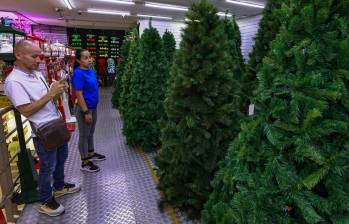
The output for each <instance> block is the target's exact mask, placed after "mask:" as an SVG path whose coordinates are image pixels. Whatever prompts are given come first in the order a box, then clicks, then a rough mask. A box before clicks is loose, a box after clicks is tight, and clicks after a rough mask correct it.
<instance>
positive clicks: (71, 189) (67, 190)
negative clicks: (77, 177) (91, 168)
mask: <svg viewBox="0 0 349 224" xmlns="http://www.w3.org/2000/svg"><path fill="white" fill-rule="evenodd" d="M80 190H81V188H80V186H76V185H75V184H70V183H64V187H63V188H62V189H60V190H57V189H53V195H54V196H55V197H56V198H59V197H61V196H63V195H66V194H72V193H75V192H78V191H80Z"/></svg>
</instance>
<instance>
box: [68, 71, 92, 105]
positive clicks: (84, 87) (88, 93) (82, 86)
mask: <svg viewBox="0 0 349 224" xmlns="http://www.w3.org/2000/svg"><path fill="white" fill-rule="evenodd" d="M72 84H73V88H74V89H75V90H80V91H82V95H83V96H84V99H85V102H86V106H87V107H88V108H89V109H91V110H93V109H96V108H97V104H98V100H99V97H98V82H97V76H96V74H95V72H94V71H93V69H92V68H89V69H88V70H84V69H81V68H79V67H78V68H76V69H75V70H74V74H73V78H72Z"/></svg>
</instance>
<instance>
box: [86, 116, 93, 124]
mask: <svg viewBox="0 0 349 224" xmlns="http://www.w3.org/2000/svg"><path fill="white" fill-rule="evenodd" d="M85 123H86V124H91V123H92V114H90V113H88V114H85Z"/></svg>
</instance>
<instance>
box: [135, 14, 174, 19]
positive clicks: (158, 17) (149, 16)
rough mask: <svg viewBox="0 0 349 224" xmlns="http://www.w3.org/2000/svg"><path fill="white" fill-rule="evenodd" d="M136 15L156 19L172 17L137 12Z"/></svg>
mask: <svg viewBox="0 0 349 224" xmlns="http://www.w3.org/2000/svg"><path fill="white" fill-rule="evenodd" d="M137 16H138V17H146V18H156V19H167V20H172V17H167V16H153V15H143V14H137Z"/></svg>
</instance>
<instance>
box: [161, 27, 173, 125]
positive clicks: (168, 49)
mask: <svg viewBox="0 0 349 224" xmlns="http://www.w3.org/2000/svg"><path fill="white" fill-rule="evenodd" d="M162 41H163V44H164V53H165V59H166V71H165V77H166V80H165V97H166V94H167V89H168V86H169V85H170V84H169V83H168V82H169V76H170V71H171V68H172V64H173V57H174V54H175V51H176V40H175V38H174V36H173V34H172V33H171V32H169V31H167V30H166V31H165V33H164V35H163V36H162ZM166 119H167V118H166V113H163V114H162V117H161V119H160V127H163V126H164V125H165V121H166Z"/></svg>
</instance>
